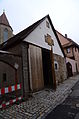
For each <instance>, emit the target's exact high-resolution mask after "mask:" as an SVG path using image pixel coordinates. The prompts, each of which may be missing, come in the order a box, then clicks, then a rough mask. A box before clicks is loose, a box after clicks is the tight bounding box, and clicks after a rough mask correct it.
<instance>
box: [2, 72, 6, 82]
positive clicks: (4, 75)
mask: <svg viewBox="0 0 79 119" xmlns="http://www.w3.org/2000/svg"><path fill="white" fill-rule="evenodd" d="M6 80H7V79H6V73H3V82H5V81H6Z"/></svg>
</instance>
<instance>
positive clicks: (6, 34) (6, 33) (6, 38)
mask: <svg viewBox="0 0 79 119" xmlns="http://www.w3.org/2000/svg"><path fill="white" fill-rule="evenodd" d="M3 37H4V42H5V41H7V40H8V29H7V28H5V29H4V33H3Z"/></svg>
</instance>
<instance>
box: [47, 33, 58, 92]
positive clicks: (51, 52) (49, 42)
mask: <svg viewBox="0 0 79 119" xmlns="http://www.w3.org/2000/svg"><path fill="white" fill-rule="evenodd" d="M45 42H46V43H48V45H50V46H51V51H50V55H51V63H52V77H53V88H54V90H56V77H55V69H54V56H53V48H52V46H53V45H54V41H53V39H52V38H51V36H50V35H49V34H47V36H45Z"/></svg>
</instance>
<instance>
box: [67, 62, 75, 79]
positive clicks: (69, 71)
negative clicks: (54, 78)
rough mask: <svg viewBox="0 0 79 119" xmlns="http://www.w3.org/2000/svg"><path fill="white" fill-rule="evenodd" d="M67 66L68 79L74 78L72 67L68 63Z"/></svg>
mask: <svg viewBox="0 0 79 119" xmlns="http://www.w3.org/2000/svg"><path fill="white" fill-rule="evenodd" d="M66 66H67V75H68V77H71V76H73V73H72V65H71V64H70V63H69V62H68V63H67V64H66Z"/></svg>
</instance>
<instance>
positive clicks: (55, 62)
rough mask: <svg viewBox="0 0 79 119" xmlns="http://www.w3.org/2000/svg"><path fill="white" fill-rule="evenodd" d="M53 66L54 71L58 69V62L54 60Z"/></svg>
mask: <svg viewBox="0 0 79 119" xmlns="http://www.w3.org/2000/svg"><path fill="white" fill-rule="evenodd" d="M54 68H55V70H56V71H57V70H58V62H57V61H54Z"/></svg>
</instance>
